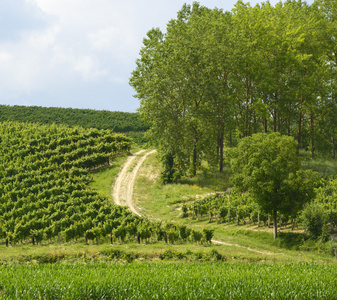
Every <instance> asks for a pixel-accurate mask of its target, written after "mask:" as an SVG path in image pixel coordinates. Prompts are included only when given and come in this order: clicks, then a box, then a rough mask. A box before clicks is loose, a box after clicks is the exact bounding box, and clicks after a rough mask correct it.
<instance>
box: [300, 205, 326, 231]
mask: <svg viewBox="0 0 337 300" xmlns="http://www.w3.org/2000/svg"><path fill="white" fill-rule="evenodd" d="M302 222H303V226H304V228H305V230H306V231H307V232H308V233H309V234H310V235H311V236H312V237H314V238H318V237H319V236H321V235H322V234H323V231H324V230H323V229H324V225H325V224H326V223H327V217H326V213H325V211H324V208H323V207H322V206H321V205H319V204H316V203H310V204H307V205H306V206H305V208H304V209H303V212H302Z"/></svg>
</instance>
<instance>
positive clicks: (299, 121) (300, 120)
mask: <svg viewBox="0 0 337 300" xmlns="http://www.w3.org/2000/svg"><path fill="white" fill-rule="evenodd" d="M301 137H302V111H300V116H299V118H298V131H297V143H298V145H297V154H298V153H299V152H300V147H301Z"/></svg>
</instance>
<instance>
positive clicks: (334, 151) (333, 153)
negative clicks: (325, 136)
mask: <svg viewBox="0 0 337 300" xmlns="http://www.w3.org/2000/svg"><path fill="white" fill-rule="evenodd" d="M332 158H333V159H335V158H336V147H335V138H334V137H332Z"/></svg>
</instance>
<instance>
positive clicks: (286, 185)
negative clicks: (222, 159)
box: [231, 133, 319, 238]
mask: <svg viewBox="0 0 337 300" xmlns="http://www.w3.org/2000/svg"><path fill="white" fill-rule="evenodd" d="M296 149H297V144H296V142H295V140H294V139H293V138H292V137H288V136H282V135H280V134H279V133H272V134H266V133H258V134H254V135H252V136H251V137H245V138H243V139H241V140H240V142H239V144H238V147H237V148H233V149H232V151H231V167H232V171H233V176H232V178H233V184H234V186H236V187H237V188H239V189H241V190H242V191H249V192H250V193H251V194H252V195H253V197H254V199H255V200H256V202H257V203H258V204H259V205H260V206H261V208H262V209H263V210H264V211H265V212H268V213H272V215H273V223H274V238H276V237H277V212H281V213H283V214H286V215H294V214H296V213H297V212H298V211H299V210H300V209H302V207H303V205H304V204H305V203H307V202H308V201H310V200H311V199H312V198H313V197H314V187H315V184H316V183H317V182H318V180H319V175H318V174H317V173H314V172H313V171H311V170H307V171H302V170H300V163H299V158H298V156H297V154H296Z"/></svg>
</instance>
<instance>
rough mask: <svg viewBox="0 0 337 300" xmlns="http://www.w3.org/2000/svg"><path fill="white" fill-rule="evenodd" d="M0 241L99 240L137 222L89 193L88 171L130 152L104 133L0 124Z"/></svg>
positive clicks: (128, 143) (121, 141)
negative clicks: (59, 238)
mask: <svg viewBox="0 0 337 300" xmlns="http://www.w3.org/2000/svg"><path fill="white" fill-rule="evenodd" d="M0 136H1V137H0V174H1V175H0V201H1V202H0V203H1V205H0V215H1V217H0V236H1V238H3V239H5V240H6V245H8V244H9V243H11V244H15V243H19V242H23V241H25V240H27V239H28V238H29V239H30V238H31V239H32V241H33V243H34V242H35V243H40V242H41V241H43V240H51V239H52V238H54V237H55V236H58V235H59V233H60V234H62V236H63V237H64V238H65V239H66V240H67V241H69V240H72V239H76V238H78V237H84V235H86V237H87V239H88V240H93V239H94V238H96V239H98V238H100V237H101V236H104V235H105V234H108V233H111V231H112V229H113V228H115V227H118V226H119V225H120V223H121V222H122V220H126V219H127V218H129V219H127V221H124V222H133V221H135V219H137V218H136V217H135V216H133V215H132V214H131V213H129V212H128V211H127V210H126V209H124V208H121V207H117V206H114V205H113V204H111V203H109V202H108V201H107V199H106V198H104V197H103V196H100V195H99V194H98V193H97V192H95V191H93V190H91V189H90V188H89V187H88V184H89V182H90V181H91V177H90V170H93V169H95V168H98V167H102V166H107V165H109V164H110V163H113V157H114V156H115V155H118V154H119V153H124V152H128V151H129V150H130V146H131V141H130V139H129V138H127V137H125V136H123V135H121V134H116V133H113V132H112V131H109V130H96V129H90V130H85V129H83V128H81V127H74V128H69V127H66V126H56V125H50V126H47V125H46V126H41V125H34V124H29V123H13V122H4V123H1V124H0Z"/></svg>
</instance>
